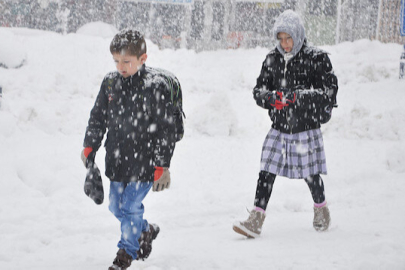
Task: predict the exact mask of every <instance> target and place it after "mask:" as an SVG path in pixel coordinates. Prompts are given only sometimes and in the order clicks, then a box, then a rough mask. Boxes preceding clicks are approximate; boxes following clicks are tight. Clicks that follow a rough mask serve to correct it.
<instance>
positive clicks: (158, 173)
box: [153, 166, 163, 181]
mask: <svg viewBox="0 0 405 270" xmlns="http://www.w3.org/2000/svg"><path fill="white" fill-rule="evenodd" d="M162 175H163V167H157V166H156V167H155V177H154V179H153V180H154V181H157V180H159V179H160V177H162Z"/></svg>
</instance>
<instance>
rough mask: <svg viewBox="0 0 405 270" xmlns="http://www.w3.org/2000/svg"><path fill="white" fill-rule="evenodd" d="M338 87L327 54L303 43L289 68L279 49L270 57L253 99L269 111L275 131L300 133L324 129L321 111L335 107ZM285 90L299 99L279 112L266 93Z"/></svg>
mask: <svg viewBox="0 0 405 270" xmlns="http://www.w3.org/2000/svg"><path fill="white" fill-rule="evenodd" d="M337 85H338V84H337V78H336V76H335V74H334V73H333V68H332V64H331V62H330V59H329V57H328V55H327V53H326V52H324V51H322V50H320V49H317V48H315V47H309V46H307V45H306V44H304V45H303V46H302V48H301V50H300V51H299V52H298V53H297V55H296V56H295V57H293V58H292V59H291V60H290V61H288V63H287V65H286V62H285V60H284V57H283V55H282V54H281V53H280V52H279V51H278V49H277V48H275V49H274V50H272V51H271V52H270V53H269V54H268V55H267V57H266V59H265V61H264V62H263V65H262V69H261V73H260V76H259V77H258V78H257V83H256V86H255V88H254V90H253V96H254V99H255V100H256V103H257V104H258V105H259V106H261V107H263V108H265V109H268V110H269V116H270V118H271V120H272V122H273V124H272V128H274V129H276V130H279V131H281V132H284V133H298V132H302V131H306V130H311V129H316V128H319V127H320V126H321V122H320V111H321V108H322V107H323V106H327V105H331V106H334V105H335V104H336V94H337V91H338V86H337ZM282 88H284V91H286V90H285V89H287V91H295V92H296V97H297V100H296V102H295V103H294V104H291V105H289V106H288V107H285V108H283V109H282V110H277V109H276V108H275V107H273V106H271V105H270V103H269V102H268V100H266V98H265V97H266V95H265V93H266V92H269V91H273V90H276V91H277V90H280V89H282Z"/></svg>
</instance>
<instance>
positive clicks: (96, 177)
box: [84, 162, 104, 204]
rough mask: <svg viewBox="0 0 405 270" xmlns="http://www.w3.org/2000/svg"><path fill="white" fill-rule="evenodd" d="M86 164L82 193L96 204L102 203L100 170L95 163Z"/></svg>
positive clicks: (102, 190)
mask: <svg viewBox="0 0 405 270" xmlns="http://www.w3.org/2000/svg"><path fill="white" fill-rule="evenodd" d="M88 164H89V166H88V167H87V175H86V180H85V181H84V193H86V195H87V196H89V197H90V199H92V200H93V201H94V202H95V203H96V204H102V203H103V201H104V189H103V181H102V179H101V173H100V170H99V169H98V167H97V165H96V163H94V162H91V163H90V162H89V163H88Z"/></svg>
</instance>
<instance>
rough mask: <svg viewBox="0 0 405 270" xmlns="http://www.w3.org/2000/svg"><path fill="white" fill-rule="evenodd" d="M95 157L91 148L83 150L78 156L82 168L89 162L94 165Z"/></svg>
mask: <svg viewBox="0 0 405 270" xmlns="http://www.w3.org/2000/svg"><path fill="white" fill-rule="evenodd" d="M95 156H96V154H95V153H93V148H91V147H86V148H84V149H83V151H82V153H81V155H80V157H81V158H82V161H83V164H84V167H86V168H87V166H88V164H89V162H92V163H94V158H95Z"/></svg>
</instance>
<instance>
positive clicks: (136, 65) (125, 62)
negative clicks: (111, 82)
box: [113, 53, 148, 78]
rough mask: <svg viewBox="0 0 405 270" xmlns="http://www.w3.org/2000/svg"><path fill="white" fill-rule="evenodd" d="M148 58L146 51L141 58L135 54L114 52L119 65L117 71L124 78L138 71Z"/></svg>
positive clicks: (116, 62) (114, 57) (116, 63)
mask: <svg viewBox="0 0 405 270" xmlns="http://www.w3.org/2000/svg"><path fill="white" fill-rule="evenodd" d="M146 58H148V56H147V55H146V53H145V54H142V55H141V56H140V57H139V58H138V57H136V56H134V55H128V54H121V53H113V59H114V62H115V65H116V67H117V71H118V72H119V73H120V74H121V75H122V77H124V78H128V77H130V76H132V75H134V74H135V73H137V72H138V70H139V69H140V68H141V67H142V65H143V64H144V63H145V61H146Z"/></svg>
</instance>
